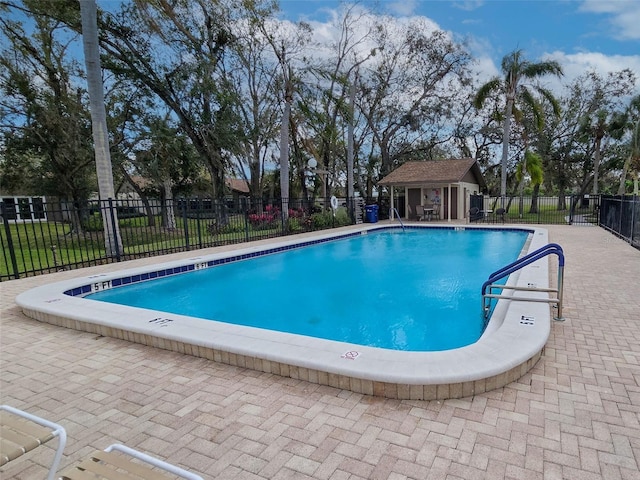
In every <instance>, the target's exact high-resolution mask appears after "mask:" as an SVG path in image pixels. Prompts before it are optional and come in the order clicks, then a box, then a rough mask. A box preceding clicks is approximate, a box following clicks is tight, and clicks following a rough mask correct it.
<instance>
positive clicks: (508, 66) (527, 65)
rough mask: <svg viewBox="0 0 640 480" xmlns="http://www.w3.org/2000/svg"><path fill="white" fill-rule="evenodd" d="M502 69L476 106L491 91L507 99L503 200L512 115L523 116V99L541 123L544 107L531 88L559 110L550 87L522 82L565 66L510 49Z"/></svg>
mask: <svg viewBox="0 0 640 480" xmlns="http://www.w3.org/2000/svg"><path fill="white" fill-rule="evenodd" d="M502 72H503V73H504V78H500V77H494V78H492V79H491V80H489V81H488V82H487V83H485V84H484V85H482V86H481V87H480V89H479V90H478V93H477V94H476V96H475V98H474V101H473V104H474V106H475V107H476V108H477V109H480V108H482V106H483V105H484V103H485V101H486V100H487V98H489V97H490V96H491V95H492V94H494V93H496V92H500V93H501V94H503V95H504V96H505V100H506V103H505V108H504V114H503V118H502V120H503V132H502V161H501V172H500V175H501V178H500V196H501V197H502V201H503V202H504V197H505V196H506V194H507V160H508V157H509V135H510V133H511V117H512V116H514V115H515V116H520V110H519V108H518V103H520V102H522V103H524V104H527V105H529V107H531V110H532V112H533V114H534V118H535V120H536V123H538V124H540V125H541V124H542V122H543V120H544V117H543V110H542V107H541V105H540V103H539V102H538V101H537V99H536V98H535V96H534V95H533V92H532V90H531V88H533V90H535V91H537V92H538V94H539V95H541V96H542V97H543V98H544V99H546V100H547V101H548V102H549V103H551V105H552V106H553V111H554V113H555V114H556V115H559V113H560V106H559V104H558V102H557V100H556V99H555V98H554V96H553V94H552V93H551V92H550V91H549V90H547V89H546V88H543V87H541V86H539V85H532V86H531V88H530V87H529V86H528V85H525V84H524V83H522V82H523V80H535V79H537V78H539V77H542V76H544V75H549V74H552V75H556V76H558V77H560V76H561V75H562V74H563V73H562V67H560V64H559V63H558V62H555V61H545V62H537V63H532V62H529V61H528V60H526V59H525V58H524V57H523V53H522V50H516V51H514V52H511V53H509V54H508V55H506V56H505V57H504V58H503V59H502Z"/></svg>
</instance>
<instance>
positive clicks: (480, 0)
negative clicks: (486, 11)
mask: <svg viewBox="0 0 640 480" xmlns="http://www.w3.org/2000/svg"><path fill="white" fill-rule="evenodd" d="M482 5H484V0H463V1H461V2H453V6H454V7H455V8H458V9H460V10H465V11H467V12H470V11H472V10H476V9H478V8H480V7H481V6H482Z"/></svg>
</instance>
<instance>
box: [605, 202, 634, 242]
mask: <svg viewBox="0 0 640 480" xmlns="http://www.w3.org/2000/svg"><path fill="white" fill-rule="evenodd" d="M599 224H600V226H601V227H602V228H604V229H606V230H609V231H610V232H612V233H614V234H615V235H618V236H619V237H620V238H623V239H625V240H626V241H627V242H629V243H630V244H631V245H633V246H634V247H635V248H640V197H637V196H631V195H624V196H612V195H603V196H602V198H601V200H600V218H599Z"/></svg>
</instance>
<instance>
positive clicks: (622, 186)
mask: <svg viewBox="0 0 640 480" xmlns="http://www.w3.org/2000/svg"><path fill="white" fill-rule="evenodd" d="M631 157H632V156H631V155H629V156H628V157H627V159H626V160H625V161H624V167H623V168H622V177H621V178H620V185H619V186H618V195H624V194H625V192H626V191H627V175H628V174H629V168H630V167H631Z"/></svg>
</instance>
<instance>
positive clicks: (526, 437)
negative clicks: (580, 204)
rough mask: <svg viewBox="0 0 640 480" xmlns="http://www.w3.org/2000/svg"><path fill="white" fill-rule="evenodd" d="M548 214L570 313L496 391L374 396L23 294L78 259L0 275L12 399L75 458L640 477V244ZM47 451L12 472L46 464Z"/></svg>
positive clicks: (255, 467)
mask: <svg viewBox="0 0 640 480" xmlns="http://www.w3.org/2000/svg"><path fill="white" fill-rule="evenodd" d="M544 228H547V230H548V232H549V241H551V242H556V243H559V244H560V245H561V246H562V247H563V249H564V251H565V255H566V260H567V263H566V270H565V292H564V293H565V297H564V301H565V306H564V317H565V318H566V320H565V321H564V322H554V323H553V324H552V325H551V335H550V337H549V341H548V342H547V346H546V348H545V350H544V353H543V355H542V358H541V359H540V361H538V363H537V364H536V365H535V366H534V367H533V368H532V370H530V371H529V372H528V373H527V374H525V375H524V376H523V377H522V378H520V379H519V380H518V381H516V382H514V383H510V384H508V385H507V386H506V387H503V388H500V389H497V390H494V391H491V392H487V393H482V394H477V395H475V396H472V397H466V398H462V399H457V400H445V401H419V400H392V399H385V398H379V397H372V396H367V395H362V394H356V393H353V392H349V391H346V390H340V389H337V388H333V387H329V386H322V385H318V384H312V383H309V382H305V381H302V380H294V379H291V378H284V377H281V376H278V375H273V374H267V373H260V372H257V371H254V370H247V369H244V368H240V367H233V366H229V365H224V364H220V363H216V362H211V361H208V360H206V359H202V358H195V357H192V356H187V355H182V354H179V353H174V352H169V351H164V350H158V349H155V348H152V347H146V346H144V345H138V344H134V343H130V342H126V341H123V340H118V339H114V338H107V337H101V336H97V335H95V334H89V333H84V332H79V331H75V330H71V329H64V328H60V327H55V326H53V325H48V324H44V323H40V322H37V321H35V320H32V319H29V318H27V317H26V316H25V315H23V314H22V313H21V311H20V309H19V308H18V307H17V305H16V304H15V303H14V300H13V299H14V298H15V296H16V295H18V294H19V293H22V292H24V291H26V290H28V289H30V288H33V287H35V286H39V285H43V284H45V283H49V282H51V281H58V280H65V279H68V278H72V277H74V276H77V275H78V271H71V272H61V273H57V274H52V275H48V276H39V277H31V278H27V279H23V280H14V281H10V282H3V283H0V293H1V297H0V298H1V302H2V303H1V307H0V308H1V310H0V348H1V350H0V352H1V353H0V402H1V403H7V404H11V405H13V406H15V407H18V408H22V409H25V410H28V411H30V412H31V413H34V414H37V415H41V416H43V417H45V418H47V419H49V420H52V421H54V422H57V423H60V424H62V425H63V426H64V427H65V428H66V429H67V433H68V436H69V441H68V443H67V448H66V449H65V454H64V456H63V460H62V467H63V468H64V467H66V466H67V465H70V464H74V463H77V462H78V460H79V459H80V458H83V457H85V456H86V455H87V454H89V453H90V452H91V451H93V450H95V449H97V448H100V449H102V448H105V447H106V446H108V445H110V444H111V443H115V442H118V443H124V444H126V445H128V446H131V447H134V448H138V449H141V450H144V451H146V452H148V453H151V454H152V455H155V456H158V457H161V458H163V459H166V460H167V461H169V462H172V463H176V464H179V465H181V466H184V467H185V468H187V469H190V470H193V471H195V472H196V473H199V474H201V475H202V476H203V477H204V478H234V479H260V478H265V479H266V478H268V479H288V478H295V479H301V478H316V479H358V478H388V479H403V478H415V479H462V478H464V479H466V480H473V479H484V478H486V479H499V478H513V479H574V478H576V479H580V480H589V479H599V478H604V479H607V480H608V479H627V478H640V468H639V466H638V463H637V460H638V458H639V457H640V328H638V324H640V251H638V250H636V249H634V248H632V247H631V246H629V245H628V244H626V243H625V242H623V241H622V240H619V239H617V238H616V237H615V236H613V235H611V234H609V233H607V232H605V231H604V230H602V229H600V228H598V227H584V226H544ZM229 248H232V247H229ZM188 256H193V252H187V253H184V254H176V255H171V256H167V257H163V258H162V261H164V260H171V259H179V258H186V257H188ZM158 261H159V259H158V258H157V257H156V258H150V259H143V260H138V261H135V262H131V265H142V264H145V263H156V262H158ZM550 264H551V266H552V267H553V266H554V265H556V262H555V261H553V260H552V261H551V262H550ZM112 268H113V267H112V266H109V265H107V266H101V267H92V268H89V269H85V270H84V271H83V274H84V273H86V274H87V275H89V274H94V273H101V272H105V271H109V270H110V269H112ZM550 274H551V276H552V278H553V276H554V269H553V268H552V269H551V272H550ZM51 443H54V442H51ZM44 450H45V449H40V450H39V451H38V450H37V451H35V452H31V453H29V454H28V455H26V456H25V457H23V458H21V459H18V460H15V461H13V462H11V463H9V464H8V465H6V466H4V467H2V468H1V469H0V477H2V478H3V479H5V478H6V479H11V478H14V479H25V480H27V479H33V478H43V477H44V476H45V472H46V464H47V462H49V461H50V460H51V458H52V456H53V449H49V451H44Z"/></svg>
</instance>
